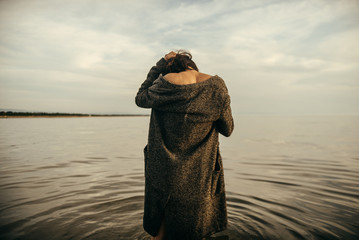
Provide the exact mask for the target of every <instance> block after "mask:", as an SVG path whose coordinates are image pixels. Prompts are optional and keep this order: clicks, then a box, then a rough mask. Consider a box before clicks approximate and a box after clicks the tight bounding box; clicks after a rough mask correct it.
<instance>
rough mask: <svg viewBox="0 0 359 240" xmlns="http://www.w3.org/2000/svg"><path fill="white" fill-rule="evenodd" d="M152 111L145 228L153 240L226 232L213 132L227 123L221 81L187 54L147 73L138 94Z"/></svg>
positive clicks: (227, 130)
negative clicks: (205, 72)
mask: <svg viewBox="0 0 359 240" xmlns="http://www.w3.org/2000/svg"><path fill="white" fill-rule="evenodd" d="M136 104H137V106H139V107H142V108H152V111H151V119H150V128H149V135H148V144H147V145H146V147H145V148H144V155H145V206H144V216H143V227H144V229H145V230H146V231H147V232H148V233H149V234H150V235H152V236H157V237H153V238H152V239H165V238H166V239H181V240H183V239H186V240H189V239H202V238H203V237H207V236H210V235H212V234H214V233H216V232H219V231H222V230H224V229H226V228H227V208H226V197H225V189H224V175H223V166H222V159H221V155H220V153H219V142H218V133H221V134H223V135H224V136H227V137H228V136H230V135H231V133H232V131H233V126H234V124H233V118H232V113H231V107H230V97H229V95H228V91H227V87H226V85H225V83H224V81H223V80H222V79H221V78H220V77H218V76H217V75H215V76H210V75H207V74H204V73H201V72H199V71H198V68H197V66H196V64H195V63H194V62H193V61H192V56H191V54H190V53H188V52H184V51H178V52H177V53H175V52H170V53H168V54H166V55H165V57H164V58H161V60H159V61H158V62H157V64H156V66H154V67H152V68H151V70H150V72H149V73H148V75H147V79H146V80H145V81H144V82H143V83H142V85H141V87H140V89H139V90H138V93H137V96H136Z"/></svg>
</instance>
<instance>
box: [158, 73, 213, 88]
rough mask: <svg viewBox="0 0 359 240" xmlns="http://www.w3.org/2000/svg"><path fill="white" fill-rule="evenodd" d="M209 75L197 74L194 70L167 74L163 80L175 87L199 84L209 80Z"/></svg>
mask: <svg viewBox="0 0 359 240" xmlns="http://www.w3.org/2000/svg"><path fill="white" fill-rule="evenodd" d="M211 77H212V76H211V75H208V74H205V73H200V72H197V71H196V70H187V71H183V72H179V73H168V74H166V75H165V76H164V78H165V79H166V80H167V81H169V82H171V83H173V84H177V85H186V84H194V83H200V82H203V81H206V80H208V79H209V78H211Z"/></svg>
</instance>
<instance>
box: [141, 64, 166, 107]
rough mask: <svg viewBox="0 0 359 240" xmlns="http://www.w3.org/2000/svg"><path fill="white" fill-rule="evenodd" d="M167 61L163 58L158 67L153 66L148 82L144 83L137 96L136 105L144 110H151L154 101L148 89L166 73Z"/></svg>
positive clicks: (148, 75)
mask: <svg viewBox="0 0 359 240" xmlns="http://www.w3.org/2000/svg"><path fill="white" fill-rule="evenodd" d="M166 64H167V62H166V60H165V59H164V58H161V59H160V60H159V61H158V62H157V63H156V66H153V67H152V68H151V69H150V71H149V72H148V74H147V78H146V80H145V81H144V82H143V83H142V85H141V87H140V89H139V90H138V92H137V95H136V105H137V106H139V107H142V108H151V107H152V101H151V100H152V99H151V96H150V95H149V92H148V88H149V87H150V86H152V83H153V82H154V81H155V80H156V79H157V78H158V76H159V75H160V74H161V73H163V72H164V70H165V68H166Z"/></svg>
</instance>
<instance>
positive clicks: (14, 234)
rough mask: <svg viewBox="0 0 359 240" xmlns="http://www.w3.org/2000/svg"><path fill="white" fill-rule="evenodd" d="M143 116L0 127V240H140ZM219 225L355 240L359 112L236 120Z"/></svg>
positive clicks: (234, 230) (235, 233) (227, 149)
mask: <svg viewBox="0 0 359 240" xmlns="http://www.w3.org/2000/svg"><path fill="white" fill-rule="evenodd" d="M148 123H149V118H148V117H113V118H110V117H108V118H106V117H98V118H97V117H96V118H95V117H93V118H24V119H0V156H1V160H0V239H109V240H110V239H149V237H148V235H147V234H146V233H145V232H144V230H143V228H142V214H143V199H144V198H143V193H144V174H143V168H144V162H143V155H142V154H143V151H142V149H143V147H144V146H145V144H146V141H147V130H148ZM220 141H221V144H220V146H221V149H222V150H221V153H222V156H223V163H224V171H225V181H226V192H227V204H228V217H229V228H228V230H226V231H223V232H221V233H218V234H216V235H215V236H214V238H212V239H231V240H233V239H234V240H235V239H283V240H290V239H358V236H359V226H358V225H359V224H358V223H359V191H358V190H359V116H296V117H293V116H292V117H280V116H278V117H273V116H272V117H270V116H266V117H263V116H261V117H259V116H237V117H236V118H235V131H234V133H233V135H232V136H231V137H230V138H225V137H221V139H220Z"/></svg>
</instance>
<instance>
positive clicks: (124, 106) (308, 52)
mask: <svg viewBox="0 0 359 240" xmlns="http://www.w3.org/2000/svg"><path fill="white" fill-rule="evenodd" d="M358 40H359V1H357V0H341V1H340V0H336V1H334V0H322V1H321V0H302V1H300V0H291V1H289V0H283V1H272V0H262V1H256V0H254V1H246V0H218V1H217V0H213V1H206V0H197V1H175V0H169V1H166V0H148V1H138V0H128V1H127V0H97V1H96V0H92V1H90V0H86V1H85V0H76V1H74V0H61V1H57V0H41V1H40V0H0V109H17V110H26V111H46V112H72V113H132V114H136V113H149V110H148V109H141V108H138V107H137V106H136V105H135V100H134V99H135V95H136V93H137V90H138V88H139V86H140V85H141V83H142V82H143V81H144V80H145V78H146V75H147V72H148V71H149V69H150V68H151V67H152V66H153V65H154V64H155V63H156V62H157V61H158V60H159V59H160V58H161V57H163V56H164V55H165V54H166V53H168V52H169V51H172V50H176V49H186V50H188V51H190V52H191V53H192V55H193V60H194V61H195V62H196V64H197V66H198V68H199V70H200V71H201V72H204V73H207V74H211V75H218V76H220V77H222V78H223V79H224V81H225V82H226V84H227V87H228V89H229V94H230V96H231V101H232V103H231V104H232V111H233V113H234V114H238V115H241V114H242V115H245V114H259V115H261V114H274V115H277V114H279V115H288V114H289V115H293V114H294V115H306V114H309V115H313V114H314V115H322V114H324V115H327V114H329V115H332V114H339V115H342V114H359V47H358Z"/></svg>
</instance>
